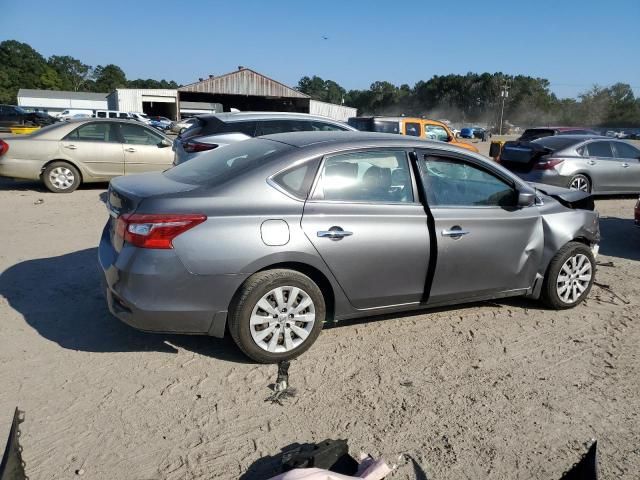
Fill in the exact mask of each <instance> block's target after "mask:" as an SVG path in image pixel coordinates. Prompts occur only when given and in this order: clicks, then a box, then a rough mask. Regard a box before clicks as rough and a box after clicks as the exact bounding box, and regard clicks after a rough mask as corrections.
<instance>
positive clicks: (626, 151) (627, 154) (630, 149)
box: [614, 142, 640, 160]
mask: <svg viewBox="0 0 640 480" xmlns="http://www.w3.org/2000/svg"><path fill="white" fill-rule="evenodd" d="M614 145H615V147H616V157H617V158H635V159H636V160H637V159H640V150H638V149H637V148H636V147H634V146H632V145H629V144H628V143H623V142H615V143H614Z"/></svg>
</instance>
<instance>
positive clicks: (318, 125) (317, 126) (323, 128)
mask: <svg viewBox="0 0 640 480" xmlns="http://www.w3.org/2000/svg"><path fill="white" fill-rule="evenodd" d="M311 129H312V130H313V131H314V132H343V131H345V130H347V129H346V128H342V127H339V126H337V125H333V124H331V123H325V122H311Z"/></svg>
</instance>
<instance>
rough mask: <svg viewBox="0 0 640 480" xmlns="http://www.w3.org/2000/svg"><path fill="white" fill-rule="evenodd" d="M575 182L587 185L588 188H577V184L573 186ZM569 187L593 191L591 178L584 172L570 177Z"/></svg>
mask: <svg viewBox="0 0 640 480" xmlns="http://www.w3.org/2000/svg"><path fill="white" fill-rule="evenodd" d="M574 184H579V185H585V188H586V189H582V188H577V186H572V185H574ZM567 188H572V189H574V190H582V191H584V192H587V193H591V179H590V178H589V177H587V176H586V175H583V174H582V173H578V174H576V175H574V176H573V177H571V179H569V184H568V185H567Z"/></svg>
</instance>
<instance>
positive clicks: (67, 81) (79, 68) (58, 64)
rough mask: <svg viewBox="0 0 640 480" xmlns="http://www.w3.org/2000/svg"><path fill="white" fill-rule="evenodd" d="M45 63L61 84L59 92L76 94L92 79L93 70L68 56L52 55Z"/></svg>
mask: <svg viewBox="0 0 640 480" xmlns="http://www.w3.org/2000/svg"><path fill="white" fill-rule="evenodd" d="M47 63H48V64H49V67H51V68H53V69H54V70H55V71H56V72H57V73H58V76H59V77H60V80H61V82H62V86H61V88H60V90H70V91H74V92H77V91H79V90H81V89H82V88H83V87H84V86H85V85H86V83H87V81H89V80H91V79H92V78H93V69H92V68H91V67H90V66H89V65H85V64H84V63H82V62H81V61H80V60H78V59H76V58H73V57H70V56H68V55H67V56H58V55H52V56H51V57H49V60H48V61H47Z"/></svg>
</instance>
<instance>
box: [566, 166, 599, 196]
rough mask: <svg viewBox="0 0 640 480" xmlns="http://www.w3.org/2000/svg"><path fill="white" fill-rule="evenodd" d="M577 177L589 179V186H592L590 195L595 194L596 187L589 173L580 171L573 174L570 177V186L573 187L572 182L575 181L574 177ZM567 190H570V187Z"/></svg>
mask: <svg viewBox="0 0 640 480" xmlns="http://www.w3.org/2000/svg"><path fill="white" fill-rule="evenodd" d="M576 175H582V176H583V177H587V180H589V185H590V186H591V191H590V193H593V190H594V187H595V185H594V183H593V177H592V176H591V175H590V174H589V172H587V171H584V170H578V171H577V172H573V173H572V174H571V176H570V177H569V185H571V180H573V177H575V176H576ZM567 188H568V185H567Z"/></svg>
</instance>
